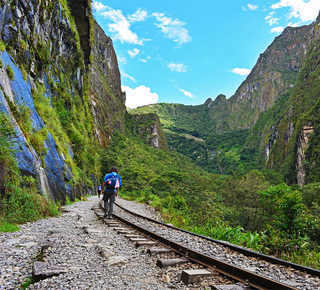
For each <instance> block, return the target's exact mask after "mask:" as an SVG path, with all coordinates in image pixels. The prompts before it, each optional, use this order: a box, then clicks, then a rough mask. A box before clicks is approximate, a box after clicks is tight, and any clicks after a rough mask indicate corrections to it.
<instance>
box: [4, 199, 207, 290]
mask: <svg viewBox="0 0 320 290" xmlns="http://www.w3.org/2000/svg"><path fill="white" fill-rule="evenodd" d="M98 201H99V199H98V197H96V196H92V197H89V198H88V201H82V202H77V203H74V204H73V205H70V206H66V207H65V210H64V213H63V214H62V215H61V216H59V217H56V218H48V219H43V220H39V221H37V222H33V223H27V224H24V225H22V226H21V227H20V231H19V232H14V233H0V289H20V287H21V285H22V283H24V282H25V281H26V279H27V278H29V277H31V275H32V270H33V264H34V262H35V261H39V260H41V261H42V262H47V263H48V266H55V267H56V268H55V269H56V270H57V269H58V271H61V272H62V273H61V274H60V275H58V276H53V277H51V278H47V279H45V280H40V281H38V282H36V283H34V284H31V285H30V286H29V287H28V289H130V290H131V289H172V288H175V289H204V288H203V287H199V288H196V287H192V288H189V287H187V286H186V285H184V284H182V282H177V281H175V282H174V283H173V281H171V280H170V277H169V276H168V275H167V272H165V271H162V270H161V269H160V268H158V267H157V266H156V263H155V260H154V259H155V258H151V257H150V256H149V255H148V254H146V249H145V248H135V246H134V243H132V242H129V241H128V239H127V238H125V237H124V236H123V235H119V234H117V233H116V231H114V230H113V229H112V228H108V227H106V225H105V224H104V223H103V222H102V221H101V220H98V218H97V216H96V215H95V213H94V212H93V211H92V210H91V208H92V206H94V205H97V204H98ZM117 202H118V203H119V204H122V205H123V206H124V205H125V206H126V207H130V210H132V211H138V212H139V213H140V214H143V215H147V216H150V217H153V218H155V217H156V216H157V214H156V213H155V212H154V210H153V209H149V208H148V207H147V206H146V205H141V204H135V203H132V202H128V201H125V200H122V199H121V198H117ZM41 248H43V253H42V255H39V254H40V251H41ZM110 253H111V254H110ZM109 255H110V257H108V256H109ZM169 271H170V270H169Z"/></svg>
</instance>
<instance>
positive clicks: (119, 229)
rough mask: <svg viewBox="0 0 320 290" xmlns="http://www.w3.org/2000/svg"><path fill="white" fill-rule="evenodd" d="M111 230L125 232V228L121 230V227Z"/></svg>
mask: <svg viewBox="0 0 320 290" xmlns="http://www.w3.org/2000/svg"><path fill="white" fill-rule="evenodd" d="M113 229H114V230H115V231H125V230H127V229H126V228H121V227H114V228H113Z"/></svg>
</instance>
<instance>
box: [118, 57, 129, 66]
mask: <svg viewBox="0 0 320 290" xmlns="http://www.w3.org/2000/svg"><path fill="white" fill-rule="evenodd" d="M117 59H118V62H121V63H123V64H126V63H127V59H126V58H125V57H124V56H120V55H117Z"/></svg>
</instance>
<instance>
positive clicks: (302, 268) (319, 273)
mask: <svg viewBox="0 0 320 290" xmlns="http://www.w3.org/2000/svg"><path fill="white" fill-rule="evenodd" d="M116 205H117V206H118V207H120V208H121V209H123V210H125V211H127V212H129V213H130V214H133V215H136V216H138V217H141V218H144V219H146V220H149V221H151V222H154V223H157V224H160V225H163V226H166V227H170V228H173V229H175V230H179V231H181V232H184V233H187V234H190V235H193V236H197V237H200V238H202V239H205V240H208V241H211V242H214V243H217V244H219V245H222V246H225V247H228V248H229V249H232V250H233V251H236V252H238V253H241V254H243V255H245V256H249V257H254V258H259V259H260V260H264V261H267V262H270V263H273V264H278V265H282V266H286V267H291V268H293V269H295V270H299V271H302V272H306V273H308V274H311V275H314V276H317V277H320V271H319V270H317V269H313V268H310V267H306V266H302V265H299V264H296V263H292V262H288V261H285V260H281V259H278V258H275V257H272V256H267V255H265V254H261V253H259V252H255V251H252V250H249V249H246V248H243V247H240V246H237V245H233V244H229V243H226V242H224V241H219V240H215V239H212V238H209V237H206V236H203V235H199V234H196V233H193V232H189V231H187V230H184V229H180V228H177V227H175V226H172V225H168V224H166V223H163V222H160V221H157V220H153V219H152V218H149V217H146V216H143V215H140V214H138V213H135V212H132V211H130V210H127V209H126V208H124V207H122V206H121V205H119V204H117V203H116Z"/></svg>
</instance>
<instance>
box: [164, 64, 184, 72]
mask: <svg viewBox="0 0 320 290" xmlns="http://www.w3.org/2000/svg"><path fill="white" fill-rule="evenodd" d="M168 68H170V69H171V70H172V71H173V72H175V71H176V72H179V73H185V72H187V71H188V67H187V66H186V65H184V64H183V63H174V62H171V63H169V64H168Z"/></svg>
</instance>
